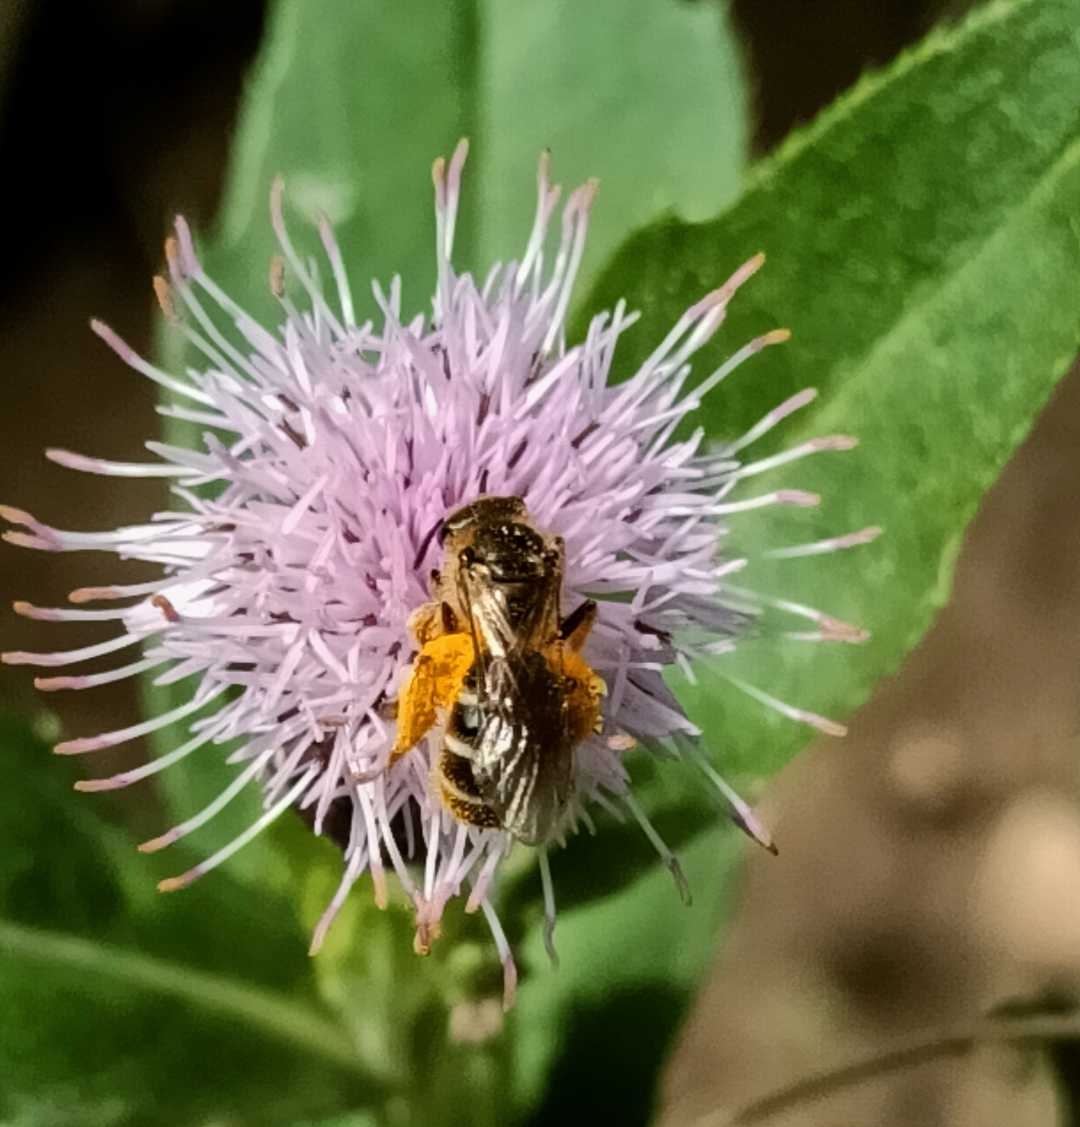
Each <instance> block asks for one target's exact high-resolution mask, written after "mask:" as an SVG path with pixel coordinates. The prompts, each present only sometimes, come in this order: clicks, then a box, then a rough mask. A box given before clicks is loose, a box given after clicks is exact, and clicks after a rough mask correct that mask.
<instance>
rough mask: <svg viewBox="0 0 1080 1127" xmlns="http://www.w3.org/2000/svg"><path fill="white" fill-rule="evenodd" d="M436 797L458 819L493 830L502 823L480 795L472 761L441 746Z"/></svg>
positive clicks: (479, 827)
mask: <svg viewBox="0 0 1080 1127" xmlns="http://www.w3.org/2000/svg"><path fill="white" fill-rule="evenodd" d="M438 777H439V797H440V799H441V800H442V803H443V805H444V806H445V807H446V808H447V810H449V811H450V813H451V814H453V815H454V817H455V818H457V819H458V820H459V821H461V822H466V823H467V824H468V825H470V826H476V827H477V828H478V829H485V830H496V829H499V828H500V827H501V825H502V823H501V822H500V821H499V818H498V815H496V814H495V812H494V811H493V810H491V809H490V808H489V807H488V806H486V805H485V803H484V800H483V799H482V798H481V797H480V791H479V789H478V788H477V785H476V780H475V778H474V777H473V770H472V764H471V763H470V762H469V761H468V760H467V759H466V758H465V757H464V756H463V755H457V754H455V753H454V752H452V751H451V750H450V749H449V748H447V747H444V748H443V749H442V751H441V752H440V753H439V766H438Z"/></svg>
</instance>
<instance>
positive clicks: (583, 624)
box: [559, 599, 596, 653]
mask: <svg viewBox="0 0 1080 1127" xmlns="http://www.w3.org/2000/svg"><path fill="white" fill-rule="evenodd" d="M594 622H596V601H595V600H594V599H586V600H585V601H584V602H583V603H581V604H580V605H579V606H577V607H576V608H575V609H574V610H572V611H571V612H570V613H569V614H568V615H567V616H566V617H565V618H564V619H563V620H562V622H560V623H559V639H560V640H561V641H563V642H565V643H566V644H567V645H568V646H569V647H570V649H571V650H573V651H574V652H575V653H576V652H577V651H578V650H580V649H581V647H582V646H583V645H585V639H586V638H587V637H588V636H589V631H590V630H592V628H593V623H594Z"/></svg>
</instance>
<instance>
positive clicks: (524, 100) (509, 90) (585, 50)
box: [466, 0, 746, 292]
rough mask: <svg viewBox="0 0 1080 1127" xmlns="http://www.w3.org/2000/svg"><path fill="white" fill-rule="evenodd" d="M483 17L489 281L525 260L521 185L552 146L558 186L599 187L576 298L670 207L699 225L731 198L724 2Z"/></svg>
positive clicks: (735, 151) (732, 97)
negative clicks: (635, 233) (591, 183)
mask: <svg viewBox="0 0 1080 1127" xmlns="http://www.w3.org/2000/svg"><path fill="white" fill-rule="evenodd" d="M481 7H482V15H481V18H480V27H481V29H482V42H483V45H484V47H483V50H482V52H481V62H480V81H481V92H482V94H483V96H484V103H483V106H484V108H483V114H482V117H481V119H480V129H479V137H480V147H479V153H478V155H477V160H476V167H475V168H474V170H473V174H472V176H471V177H470V185H474V186H470V187H469V195H470V197H471V198H470V199H468V200H467V202H466V207H467V208H468V209H470V210H473V211H475V212H476V214H477V215H478V217H479V218H478V220H477V222H476V225H475V230H476V232H477V239H478V241H479V253H478V254H477V255H476V259H475V262H474V263H473V265H475V267H476V268H477V269H478V270H479V271H480V272H481V273H483V272H484V271H485V270H486V269H487V266H488V265H489V263H491V262H493V261H498V260H500V259H506V258H507V257H509V256H510V255H517V254H518V253H520V247H521V245H522V235H523V233H524V232H526V231H527V230H528V228H529V224H530V223H531V222H532V216H533V210H534V207H535V199H534V194H533V192H532V191H531V190H529V188H530V182H529V180H528V179H527V177H528V173H529V170H530V169H531V168H532V167H533V166H534V165H535V162H536V156H537V153H539V152H540V150H541V149H543V148H545V147H546V148H549V149H551V152H552V156H553V160H554V171H555V172H556V173H557V175H558V179H559V180H560V181H561V182H562V183H564V184H578V183H583V182H584V181H585V180H586V179H588V178H589V177H590V176H596V177H599V179H600V196H599V200H598V203H597V206H596V207H595V208H594V209H593V213H592V216H591V217H590V221H589V242H588V245H587V248H586V254H585V258H584V260H583V262H582V269H581V273H580V275H579V279H580V280H579V284H580V286H581V291H580V292H584V289H585V287H586V286H587V285H588V284H589V281H590V279H591V277H592V276H593V274H595V272H596V269H597V268H598V267H599V265H600V264H601V263H603V262H604V260H605V259H606V258H607V257H608V255H609V254H610V253H611V251H613V250H614V249H615V247H616V246H617V245H618V242H619V241H620V239H622V238H623V237H624V236H625V235H626V234H627V233H628V232H629V231H631V230H632V229H633V228H635V227H637V226H638V225H639V224H641V223H644V222H646V221H647V220H650V219H652V218H654V217H655V216H656V215H657V214H659V213H661V212H663V211H668V210H673V211H677V212H678V213H679V214H680V215H682V216H683V217H684V218H685V219H688V220H700V219H705V218H708V217H709V216H711V215H714V214H715V213H716V211H717V209H718V208H720V207H722V206H724V204H726V203H728V202H729V201H730V200H731V199H733V198H734V196H735V192H736V190H737V188H738V184H739V180H740V178H741V175H742V171H743V161H744V156H743V154H744V152H745V148H746V96H745V93H744V90H743V82H742V74H741V68H740V63H739V59H738V52H737V50H736V46H735V43H734V41H733V39H732V38H731V37H730V36H728V35H727V34H725V28H724V26H723V21H722V19H721V17H720V13H721V6H720V5H713V4H703V5H700V6H698V7H692V6H690V5H687V4H680V3H676V2H674V0H663V2H660V3H657V2H656V0H592V2H591V3H589V4H581V3H579V2H578V0H548V2H546V3H543V4H530V3H523V2H521V0H518V2H517V3H509V4H507V3H500V2H497V0H489V2H488V3H487V4H484V5H482V6H481ZM477 197H479V198H477Z"/></svg>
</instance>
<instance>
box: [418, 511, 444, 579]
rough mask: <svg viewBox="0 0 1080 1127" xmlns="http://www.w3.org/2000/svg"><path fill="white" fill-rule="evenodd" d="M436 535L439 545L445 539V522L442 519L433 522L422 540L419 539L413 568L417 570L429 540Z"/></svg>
mask: <svg viewBox="0 0 1080 1127" xmlns="http://www.w3.org/2000/svg"><path fill="white" fill-rule="evenodd" d="M436 536H438V538H439V545H440V546H441V545H442V542H443V541H444V540H445V539H446V522H445V521H443V520H440V521H438V523H436V524H433V525H432V526H431V528H429V529H428V530H427V532H425V533H424V538H423V540H421V541H420V547H419V548H417V549H416V559H415V560H413V570H414V571H419V570H420V567H421V565H422V564H423V562H424V557H425V556H426V555H427V554H428V548H430V547H431V541H432V540H434V539H435V537H436Z"/></svg>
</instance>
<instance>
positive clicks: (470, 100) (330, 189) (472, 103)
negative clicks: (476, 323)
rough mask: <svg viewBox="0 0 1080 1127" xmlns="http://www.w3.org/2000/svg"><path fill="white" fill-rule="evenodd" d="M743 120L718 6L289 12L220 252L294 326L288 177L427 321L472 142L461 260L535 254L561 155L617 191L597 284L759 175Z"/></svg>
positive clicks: (238, 171) (215, 237)
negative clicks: (640, 231)
mask: <svg viewBox="0 0 1080 1127" xmlns="http://www.w3.org/2000/svg"><path fill="white" fill-rule="evenodd" d="M673 60H677V63H673ZM744 104H745V98H744V95H743V90H742V76H741V73H740V70H739V66H738V61H737V59H736V52H735V48H734V45H733V43H732V42H731V40H730V39H729V38H727V37H726V36H725V34H724V27H723V24H722V21H721V19H720V18H719V16H718V14H717V10H716V9H714V8H713V7H712V6H709V5H706V6H703V7H701V8H694V7H691V6H688V5H684V4H679V3H675V2H674V0H665V2H663V3H656V2H655V0H597V2H596V3H593V4H589V5H587V6H582V5H580V4H576V3H574V2H573V0H553V2H551V3H545V4H540V5H534V4H527V3H515V4H503V3H496V2H494V0H488V2H486V3H485V2H482V0H467V2H464V3H457V4H430V3H427V2H425V0H399V2H398V3H395V4H392V5H389V6H387V5H384V4H377V3H375V2H374V0H324V2H323V3H321V4H311V3H308V2H306V0H277V2H276V3H274V4H272V5H271V8H270V14H269V18H268V30H267V33H266V39H265V42H264V45H263V47H262V49H261V51H260V54H259V57H258V59H257V61H256V64H255V66H254V70H253V72H252V76H251V79H250V82H249V85H248V89H247V93H246V96H245V98H244V100H243V106H242V109H241V113H240V120H239V124H238V128H237V136H236V143H235V146H234V151H233V156H232V161H231V165H230V170H229V175H228V180H227V184H226V190H225V198H224V203H223V205H222V208H221V213H220V216H219V218H218V221H217V224H216V226H215V229H214V231H213V232H212V233H211V235H210V237H209V238H208V239H206V240H203V245H202V247H201V251H202V256H203V259H204V261H205V263H206V266H207V270H208V272H209V273H210V274H211V276H212V277H214V279H215V280H216V281H217V282H218V283H219V284H220V285H221V286H222V287H223V288H224V289H225V290H226V291H227V292H228V293H229V294H230V295H232V296H233V297H234V298H236V299H237V300H238V301H239V302H240V303H241V304H243V305H244V306H245V307H247V308H248V309H249V310H250V311H251V312H252V313H253V314H254V315H256V316H258V317H260V318H262V319H263V320H264V321H265V322H266V323H267V324H268V325H270V326H274V325H276V324H277V323H278V320H279V318H280V307H279V306H278V305H277V303H276V302H275V301H274V300H273V299H272V298H271V295H270V290H269V284H268V280H267V276H268V266H269V262H270V259H271V256H272V255H273V254H274V253H275V251H276V250H277V247H276V244H275V241H274V236H273V232H272V230H271V228H270V222H269V206H268V200H269V194H270V185H271V183H272V181H273V179H274V177H275V176H278V175H282V176H283V177H284V179H285V185H286V199H287V204H288V205H289V210H290V211H291V212H292V213H293V219H294V222H293V226H292V234H293V237H294V238H295V239H296V241H297V243H298V245H300V246H302V247H307V248H309V249H314V248H315V247H316V246H317V245H318V239H317V236H315V234H314V231H313V230H312V229H310V228H309V221H310V222H315V221H317V219H318V217H319V215H320V214H326V215H327V216H329V218H330V219H331V220H332V222H333V223H334V227H335V233H336V237H337V239H338V242H339V243H340V244H341V247H342V251H343V254H344V259H345V263H346V267H347V269H348V271H349V274H350V279H351V283H352V287H353V291H354V294H355V295H356V298H357V304H358V308H359V309H361V310H363V309H365V308H373V304H374V303H373V302H372V301H371V300H370V297H369V289H368V281H369V279H371V278H378V279H380V280H381V281H383V282H387V281H389V279H390V277H391V276H392V275H394V274H395V273H398V274H400V275H401V277H402V284H403V306H404V308H405V309H406V310H407V311H410V312H416V311H423V310H426V309H428V308H429V307H430V300H431V294H432V290H433V286H434V281H435V271H434V249H433V248H434V240H435V234H434V217H433V210H432V186H431V175H430V170H431V163H432V160H433V158H434V157H435V156H437V155H438V154H440V153H449V151H450V150H451V149H452V148H453V146H454V144H455V143H456V142H457V140H458V138H459V137H461V136H463V135H467V136H469V137H470V138H471V139H472V143H473V155H472V157H471V160H470V166H469V168H468V170H467V175H466V186H465V189H466V190H465V199H464V201H463V204H462V210H461V220H460V223H459V233H458V239H457V244H458V252H459V253H458V255H457V258H458V260H459V264H460V265H464V266H474V267H476V268H477V269H479V270H480V271H481V272H486V270H487V269H488V267H489V266H490V264H491V262H492V261H494V260H496V259H507V258H511V257H514V256H517V255H520V253H521V252H522V250H523V249H524V245H525V240H526V238H527V235H528V230H529V226H530V224H531V221H532V212H533V209H534V206H535V186H534V177H535V173H534V170H535V167H536V161H537V158H538V156H539V153H540V151H541V150H542V149H543V148H544V147H545V146H550V147H551V148H552V149H553V157H554V162H555V171H556V172H557V173H558V174H559V177H560V179H561V180H562V181H563V182H564V183H567V184H573V183H575V182H577V181H579V180H584V179H585V178H586V177H588V176H598V177H600V178H601V180H602V182H603V188H602V196H601V198H602V199H603V200H604V206H603V208H598V209H597V211H596V218H595V222H594V223H593V224H592V230H591V234H590V250H589V257H588V258H587V260H586V262H585V264H584V269H585V270H589V269H591V267H590V264H593V265H595V263H597V262H599V261H600V260H601V258H602V256H604V255H606V254H607V253H608V252H609V251H610V250H611V249H612V248H613V247H614V246H615V245H616V243H617V242H618V240H619V239H620V238H622V237H623V236H624V235H625V234H626V233H628V232H629V231H630V230H631V229H632V228H633V227H634V226H635V225H637V224H639V223H641V222H644V221H645V220H646V219H647V218H649V217H650V216H652V215H653V214H655V213H656V211H657V210H658V209H660V208H669V209H677V210H678V211H679V212H680V213H682V214H684V215H687V216H689V217H691V218H700V217H703V216H705V215H708V214H711V213H712V212H713V211H715V210H716V208H717V207H719V206H721V205H722V204H723V203H725V202H727V201H728V200H729V199H730V198H731V197H732V195H733V193H734V189H735V186H736V183H737V179H738V177H739V175H740V173H741V170H742V166H743V150H744V144H745V128H744V123H743V116H744ZM297 219H299V220H300V221H299V222H296V220H297ZM222 327H223V329H225V330H226V331H228V327H227V326H222ZM183 348H184V345H183V340H182V338H181V337H180V335H179V334H174V333H170V332H169V331H168V329H167V327H166V329H165V332H164V333H163V335H162V350H163V352H164V353H165V356H166V367H170V368H173V369H180V368H182V366H183V364H184V363H185V361H186V358H185V356H184V351H183ZM167 431H168V433H167V438H168V439H169V440H170V441H178V442H180V441H186V442H192V443H194V444H196V445H199V444H201V435H200V433H199V428H197V427H189V426H186V425H184V424H170V425H169V426H168V427H167ZM188 696H190V686H187V687H185V686H173V687H171V688H170V689H168V690H167V691H161V690H150V691H149V692H148V698H147V699H148V708H149V710H150V711H151V712H160V711H165V710H167V709H168V708H170V707H172V706H174V705H176V704H177V703H179V702H180V701H181V700H184V699H187V697H188ZM184 737H185V730H183V729H181V730H176V729H172V730H169V731H166V732H163V733H160V734H159V735H158V737H157V738H156V740H155V744H156V746H157V747H158V748H160V749H161V750H163V751H167V750H169V749H170V748H172V747H174V746H176V744H177V743H179V742H182V741H183V739H184ZM212 757H215V758H213V759H212ZM222 759H223V757H222V756H220V754H219V750H218V749H216V748H206V749H204V750H203V751H202V752H199V753H197V754H196V756H194V757H193V758H192V759H191V760H189V761H187V762H185V763H183V764H180V765H178V766H177V767H175V768H173V769H171V770H170V771H169V772H167V773H166V774H165V775H163V776H161V777H160V780H159V785H160V787H161V789H162V794H163V797H164V799H165V801H166V804H167V805H168V806H169V808H170V810H171V811H172V813H173V814H174V816H175V817H176V818H178V819H180V818H185V817H188V816H190V815H191V814H193V813H195V812H196V811H198V810H200V809H202V808H203V807H204V806H206V805H207V803H209V802H210V801H211V800H212V799H213V798H215V797H216V796H217V795H218V794H220V792H221V791H222V790H223V789H224V787H225V786H226V785H227V782H228V780H229V779H230V778H231V777H232V769H231V768H229V767H226V766H225V765H224V763H223V762H222V761H221V760H222ZM257 816H258V798H257V795H256V794H255V792H254V789H252V790H251V791H250V792H248V793H245V794H243V795H241V796H240V797H239V798H238V799H236V800H234V802H233V803H231V804H230V806H229V807H228V808H227V809H226V810H225V811H224V812H223V813H222V814H221V815H219V816H218V817H217V818H216V819H215V820H214V823H213V824H212V825H211V826H209V827H208V828H207V829H205V830H202V831H199V833H198V834H197V835H196V836H195V837H194V838H193V839H192V840H193V842H194V844H195V845H196V847H197V848H199V849H205V850H212V849H214V848H217V847H218V846H220V845H222V844H224V843H225V842H226V841H228V840H230V839H231V838H232V837H234V836H235V835H236V834H238V833H239V832H241V830H243V829H244V827H246V826H247V825H249V824H250V823H251V822H252V821H254V819H255V818H256V817H257ZM276 836H277V835H276V834H269V835H264V836H263V838H262V839H260V840H258V841H256V842H254V843H253V844H252V845H250V846H248V847H247V848H246V849H245V850H243V851H242V852H240V853H239V854H237V855H236V856H235V857H234V858H233V859H232V860H230V861H229V862H228V867H229V869H230V871H231V872H233V873H234V874H235V875H237V876H238V877H240V878H241V879H246V880H252V881H258V880H261V879H266V878H267V877H268V876H269V878H270V879H271V880H273V881H275V882H277V883H278V884H279V885H280V884H281V882H282V881H283V880H284V879H285V878H286V875H287V867H286V865H285V863H284V862H283V860H282V858H281V856H280V851H277V855H275V849H274V844H273V843H274V841H275V838H276Z"/></svg>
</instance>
